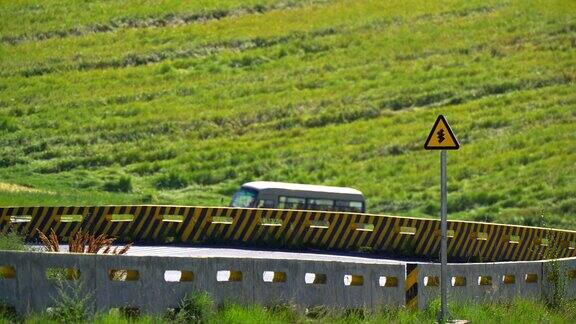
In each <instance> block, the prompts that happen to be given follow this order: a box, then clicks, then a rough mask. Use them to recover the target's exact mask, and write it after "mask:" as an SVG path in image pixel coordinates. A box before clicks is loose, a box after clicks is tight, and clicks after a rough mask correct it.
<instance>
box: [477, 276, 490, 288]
mask: <svg viewBox="0 0 576 324" xmlns="http://www.w3.org/2000/svg"><path fill="white" fill-rule="evenodd" d="M478 286H492V277H491V276H478Z"/></svg>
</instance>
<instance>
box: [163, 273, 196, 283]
mask: <svg viewBox="0 0 576 324" xmlns="http://www.w3.org/2000/svg"><path fill="white" fill-rule="evenodd" d="M193 280H194V273H193V272H192V271H186V270H166V271H164V281H166V282H190V281H193Z"/></svg>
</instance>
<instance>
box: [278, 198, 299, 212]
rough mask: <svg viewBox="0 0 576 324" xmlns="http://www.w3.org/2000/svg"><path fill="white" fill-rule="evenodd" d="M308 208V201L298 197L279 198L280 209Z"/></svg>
mask: <svg viewBox="0 0 576 324" xmlns="http://www.w3.org/2000/svg"><path fill="white" fill-rule="evenodd" d="M305 207H306V199H304V198H298V197H286V196H280V197H279V198H278V208H286V209H304V208H305Z"/></svg>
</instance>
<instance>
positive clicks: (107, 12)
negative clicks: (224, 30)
mask: <svg viewBox="0 0 576 324" xmlns="http://www.w3.org/2000/svg"><path fill="white" fill-rule="evenodd" d="M315 1H316V0H304V1H302V0H242V1H238V0H198V1H175V0H163V1H158V0H137V1H130V2H117V1H88V2H86V1H67V2H65V3H62V2H61V1H42V3H38V2H37V1H16V2H14V1H2V2H1V6H2V8H3V9H4V10H2V11H1V12H0V30H2V40H3V41H4V42H7V43H18V42H25V41H34V40H44V39H50V38H64V37H73V36H78V35H82V34H85V33H102V32H110V31H113V30H117V29H123V28H131V27H157V26H164V25H178V24H187V23H194V22H196V21H205V20H209V19H219V18H222V17H226V16H228V15H233V14H241V13H246V12H252V11H257V12H263V11H267V10H269V9H273V8H289V7H294V6H299V5H306V4H309V3H312V2H315ZM320 1H329V0H320ZM15 14H16V15H17V16H18V19H13V18H14V15H15Z"/></svg>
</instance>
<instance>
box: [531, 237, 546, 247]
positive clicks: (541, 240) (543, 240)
mask: <svg viewBox="0 0 576 324" xmlns="http://www.w3.org/2000/svg"><path fill="white" fill-rule="evenodd" d="M534 244H536V245H539V246H548V239H547V238H542V237H537V238H535V239H534Z"/></svg>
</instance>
